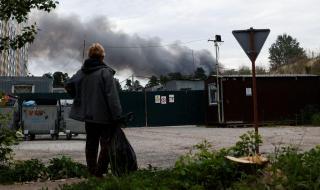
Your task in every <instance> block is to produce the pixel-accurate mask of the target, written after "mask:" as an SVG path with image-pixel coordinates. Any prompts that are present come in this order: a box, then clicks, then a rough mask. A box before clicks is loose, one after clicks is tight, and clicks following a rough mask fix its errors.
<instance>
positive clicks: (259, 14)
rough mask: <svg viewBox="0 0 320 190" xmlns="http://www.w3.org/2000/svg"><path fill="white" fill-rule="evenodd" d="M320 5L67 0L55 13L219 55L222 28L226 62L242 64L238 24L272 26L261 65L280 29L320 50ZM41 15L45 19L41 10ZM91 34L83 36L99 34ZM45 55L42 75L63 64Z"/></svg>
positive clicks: (298, 0) (34, 67)
mask: <svg viewBox="0 0 320 190" xmlns="http://www.w3.org/2000/svg"><path fill="white" fill-rule="evenodd" d="M319 10H320V1H319V0H303V1H302V0H117V1H114V0H112V1H111V0H90V1H88V0H65V1H60V3H59V5H58V7H57V9H56V10H55V11H54V13H50V14H56V17H60V18H64V17H65V18H75V19H76V20H77V21H78V22H82V23H89V22H94V19H95V18H97V17H100V18H101V17H103V18H105V19H106V20H108V25H109V26H108V30H110V27H111V29H112V31H113V32H119V33H122V34H126V35H129V36H138V37H139V38H143V39H146V40H148V39H153V38H157V39H158V41H159V43H161V44H163V45H165V44H171V43H175V42H177V41H180V43H181V46H186V47H188V48H189V49H191V50H195V51H200V50H208V51H210V52H211V53H212V55H213V56H215V51H214V45H213V44H212V43H208V42H207V39H209V38H214V35H215V34H219V35H221V36H222V40H224V43H222V44H221V47H220V63H221V64H223V65H224V67H225V68H235V69H237V68H238V67H239V66H240V65H245V66H250V61H249V59H248V58H247V57H246V55H245V54H244V52H243V50H242V49H241V48H240V46H239V45H238V43H237V41H236V40H235V39H234V37H233V36H232V33H231V32H232V30H239V29H248V28H250V27H254V28H269V29H270V30H271V33H270V35H269V37H268V39H267V41H266V43H265V45H264V47H263V49H262V51H261V53H260V55H259V57H258V59H257V65H259V66H265V67H268V48H269V47H270V46H271V44H272V43H273V42H275V40H276V37H277V35H280V34H283V33H287V34H289V35H291V36H293V37H294V38H297V40H298V41H299V42H300V44H301V46H302V47H303V48H305V49H306V50H312V51H316V52H320V43H319V42H320V35H319V31H320V23H319V18H320V17H319V16H320V13H319ZM37 17H38V18H37V19H40V18H39V17H41V15H39V14H37ZM40 33H41V31H40ZM87 35H88V34H85V33H84V34H83V35H82V36H83V38H84V39H85V38H90V39H91V40H94V39H95V37H94V36H87ZM80 36H81V35H80ZM80 38H81V37H80ZM97 39H98V38H97ZM190 41H193V42H190ZM36 43H41V41H38V42H36ZM79 43H80V44H81V43H83V39H79ZM121 45H122V44H119V46H121ZM142 45H143V44H142ZM190 52H191V51H190ZM137 56H139V55H137ZM41 60H42V61H41ZM45 60H46V59H45V58H41V59H40V58H39V57H38V58H34V57H33V56H31V57H30V60H29V68H30V71H31V73H32V74H34V75H42V74H43V73H44V72H54V71H55V70H59V69H61V67H60V68H59V67H55V64H54V63H53V62H50V63H49V62H48V63H44V62H45ZM46 64H51V65H46ZM150 64H152V63H150ZM41 65H46V66H45V68H44V67H43V66H42V67H41ZM77 66H79V67H80V66H81V64H80V63H77V64H76V65H73V66H70V67H67V68H66V67H65V68H64V71H65V72H68V73H69V74H72V73H74V72H75V71H76V69H77ZM118 73H119V74H118V75H119V77H120V78H123V77H125V76H126V75H128V74H129V73H130V68H129V67H128V68H127V69H125V68H123V67H122V68H121V69H118ZM144 74H145V73H144Z"/></svg>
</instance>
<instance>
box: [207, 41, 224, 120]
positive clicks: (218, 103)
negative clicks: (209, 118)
mask: <svg viewBox="0 0 320 190" xmlns="http://www.w3.org/2000/svg"><path fill="white" fill-rule="evenodd" d="M208 42H214V47H215V50H216V65H215V66H216V86H217V97H216V99H217V109H218V122H219V123H221V121H222V120H221V101H220V84H219V74H220V73H219V43H222V42H223V41H221V36H220V35H216V36H215V39H214V40H210V39H209V40H208Z"/></svg>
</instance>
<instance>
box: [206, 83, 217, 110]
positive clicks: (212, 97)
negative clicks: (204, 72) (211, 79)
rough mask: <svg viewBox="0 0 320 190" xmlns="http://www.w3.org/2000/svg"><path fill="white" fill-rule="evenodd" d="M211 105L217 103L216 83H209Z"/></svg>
mask: <svg viewBox="0 0 320 190" xmlns="http://www.w3.org/2000/svg"><path fill="white" fill-rule="evenodd" d="M208 96H209V105H216V104H217V87H216V84H215V83H211V84H208Z"/></svg>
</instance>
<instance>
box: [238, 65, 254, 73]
mask: <svg viewBox="0 0 320 190" xmlns="http://www.w3.org/2000/svg"><path fill="white" fill-rule="evenodd" d="M238 73H239V75H250V74H251V69H250V68H249V67H247V66H241V67H240V68H239V71H238Z"/></svg>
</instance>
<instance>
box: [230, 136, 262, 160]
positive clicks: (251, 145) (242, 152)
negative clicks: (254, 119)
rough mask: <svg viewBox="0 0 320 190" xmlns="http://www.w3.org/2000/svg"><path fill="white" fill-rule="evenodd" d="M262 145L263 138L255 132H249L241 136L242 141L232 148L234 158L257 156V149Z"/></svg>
mask: <svg viewBox="0 0 320 190" xmlns="http://www.w3.org/2000/svg"><path fill="white" fill-rule="evenodd" d="M261 144H262V138H261V136H260V135H259V134H257V133H255V131H248V132H247V133H245V134H243V135H241V136H240V141H238V142H237V143H236V145H235V146H234V147H232V148H231V152H232V154H233V155H234V156H249V155H256V154H257V152H256V150H257V149H256V147H257V146H260V145H261Z"/></svg>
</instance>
